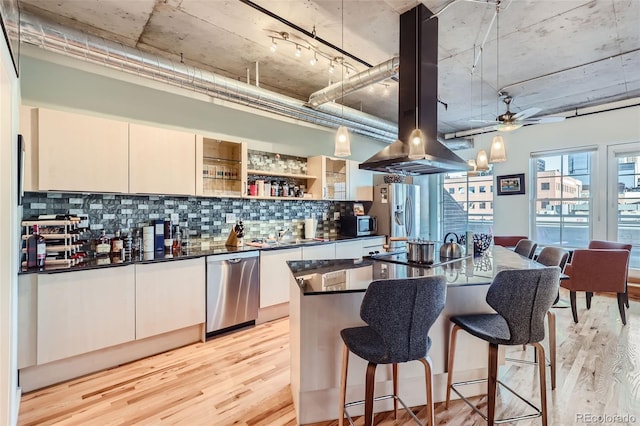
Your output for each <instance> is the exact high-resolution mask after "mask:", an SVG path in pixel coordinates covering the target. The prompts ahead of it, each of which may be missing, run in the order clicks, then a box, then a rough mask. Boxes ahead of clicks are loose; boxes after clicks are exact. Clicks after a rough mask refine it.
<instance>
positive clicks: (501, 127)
mask: <svg viewBox="0 0 640 426" xmlns="http://www.w3.org/2000/svg"><path fill="white" fill-rule="evenodd" d="M520 127H522V124H518V123H502V124H498V131H499V132H512V131H514V130H517V129H519V128H520Z"/></svg>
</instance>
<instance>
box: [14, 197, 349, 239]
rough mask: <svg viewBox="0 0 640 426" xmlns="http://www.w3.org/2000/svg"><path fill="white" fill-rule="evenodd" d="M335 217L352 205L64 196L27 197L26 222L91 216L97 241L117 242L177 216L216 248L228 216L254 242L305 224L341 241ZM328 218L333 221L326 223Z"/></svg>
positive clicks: (298, 231) (299, 232)
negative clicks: (309, 221) (123, 234)
mask: <svg viewBox="0 0 640 426" xmlns="http://www.w3.org/2000/svg"><path fill="white" fill-rule="evenodd" d="M334 212H340V215H341V216H344V215H346V214H353V209H352V203H347V202H332V201H312V200H300V199H292V200H255V199H238V198H209V197H206V198H205V197H168V196H166V197H165V196H139V195H115V194H78V193H58V192H46V193H44V192H27V193H25V196H24V199H23V217H24V218H25V219H27V218H30V217H34V216H38V215H42V214H87V215H88V216H89V224H90V227H89V229H90V230H91V233H92V234H93V235H94V236H97V235H99V233H100V231H101V230H102V229H104V230H105V231H106V234H107V235H109V236H112V235H113V234H114V233H115V231H116V230H128V229H132V228H137V227H140V226H144V225H146V224H147V223H148V222H149V221H153V220H155V219H164V218H169V217H170V216H171V214H172V213H177V214H178V216H179V218H180V227H181V228H184V227H187V228H188V229H189V234H190V235H191V236H192V237H194V238H202V239H212V240H213V242H214V243H218V242H219V243H224V241H226V239H227V235H228V233H229V230H230V229H231V226H232V225H231V224H227V223H225V216H226V214H227V213H234V214H235V215H236V217H237V218H239V219H242V221H243V222H244V224H245V239H246V240H250V239H252V238H261V237H268V236H270V235H271V236H272V235H274V234H275V233H276V231H277V230H278V229H290V230H291V233H292V235H293V236H294V237H303V236H304V219H305V218H315V219H318V229H317V231H316V232H317V235H318V236H319V237H325V238H326V237H335V236H337V235H338V229H339V228H338V222H337V221H335V220H334V219H333V216H334ZM325 213H326V215H325V217H327V220H323V214H325Z"/></svg>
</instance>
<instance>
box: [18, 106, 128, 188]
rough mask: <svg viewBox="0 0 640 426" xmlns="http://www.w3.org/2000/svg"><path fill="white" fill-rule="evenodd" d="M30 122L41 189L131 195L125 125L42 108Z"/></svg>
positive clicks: (32, 144)
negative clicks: (129, 192)
mask: <svg viewBox="0 0 640 426" xmlns="http://www.w3.org/2000/svg"><path fill="white" fill-rule="evenodd" d="M31 119H32V120H33V121H32V123H31V124H32V125H31V135H30V137H31V141H30V142H31V143H30V146H31V149H34V150H37V151H36V152H37V176H38V184H37V189H38V190H40V191H47V190H53V191H85V192H122V193H126V192H128V189H129V161H128V158H129V149H128V145H129V138H128V133H129V128H128V127H129V126H128V124H127V123H126V122H123V121H115V120H109V119H106V118H100V117H93V116H89V115H80V114H74V113H70V112H63V111H54V110H48V109H42V108H40V109H37V110H36V111H35V113H33V114H32V115H31ZM32 158H33V156H32ZM33 166H35V164H33V163H32V167H33ZM33 186H34V185H33V183H32V187H33Z"/></svg>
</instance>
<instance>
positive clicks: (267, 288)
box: [260, 247, 303, 309]
mask: <svg viewBox="0 0 640 426" xmlns="http://www.w3.org/2000/svg"><path fill="white" fill-rule="evenodd" d="M302 251H303V249H302V248H301V247H296V248H290V249H282V250H273V251H261V252H260V308H261V309H262V308H266V307H269V306H273V305H278V304H280V303H286V302H289V279H290V275H291V272H289V266H288V265H287V260H300V259H302Z"/></svg>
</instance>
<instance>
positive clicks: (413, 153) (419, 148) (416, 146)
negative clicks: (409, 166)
mask: <svg viewBox="0 0 640 426" xmlns="http://www.w3.org/2000/svg"><path fill="white" fill-rule="evenodd" d="M424 155H425V141H424V134H423V133H422V130H420V129H414V130H413V131H412V132H411V135H409V158H414V159H418V158H424Z"/></svg>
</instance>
